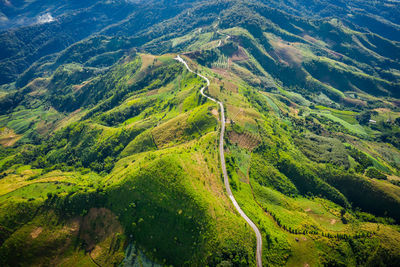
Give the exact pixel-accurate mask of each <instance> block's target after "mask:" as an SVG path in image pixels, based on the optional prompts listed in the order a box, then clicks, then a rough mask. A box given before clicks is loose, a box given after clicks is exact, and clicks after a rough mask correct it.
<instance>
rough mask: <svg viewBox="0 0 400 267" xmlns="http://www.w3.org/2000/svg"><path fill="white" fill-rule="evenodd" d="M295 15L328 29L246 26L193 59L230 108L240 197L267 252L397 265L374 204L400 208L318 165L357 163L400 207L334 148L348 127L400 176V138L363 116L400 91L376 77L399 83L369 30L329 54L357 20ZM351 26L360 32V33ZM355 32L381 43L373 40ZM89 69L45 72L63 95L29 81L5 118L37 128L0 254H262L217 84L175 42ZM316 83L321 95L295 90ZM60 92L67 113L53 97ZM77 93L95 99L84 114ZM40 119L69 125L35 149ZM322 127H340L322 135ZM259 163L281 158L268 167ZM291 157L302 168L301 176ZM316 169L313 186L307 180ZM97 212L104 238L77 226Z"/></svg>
mask: <svg viewBox="0 0 400 267" xmlns="http://www.w3.org/2000/svg"><path fill="white" fill-rule="evenodd" d="M227 16H229V13H228V14H227ZM225 19H226V18H225ZM296 23H297V25H296V27H298V28H301V27H305V29H306V31H307V33H308V34H311V35H313V36H314V37H316V36H321V38H320V39H318V40H317V39H315V38H314V39H310V38H309V37H311V36H305V35H299V36H301V38H300V37H298V36H297V35H294V33H293V32H295V31H296V29H291V30H289V29H288V30H283V29H277V28H273V29H270V32H271V33H265V32H264V33H262V34H261V35H260V34H258V35H256V34H255V33H257V32H254V31H252V32H251V33H250V31H251V30H252V28H251V27H247V29H245V28H246V25H244V27H245V28H240V27H237V28H231V29H227V30H225V31H224V32H225V33H227V34H229V35H231V40H233V41H230V40H225V41H224V42H223V45H222V46H221V47H220V48H217V49H212V50H207V51H203V52H202V53H192V54H188V57H189V58H188V60H190V59H194V61H192V62H191V63H190V64H192V65H193V66H194V67H195V69H198V70H200V71H201V72H202V73H203V74H204V75H207V77H210V78H211V79H210V80H211V86H210V87H209V88H208V91H209V94H210V95H212V96H213V97H215V98H217V99H220V100H222V101H223V102H224V103H225V105H226V107H225V108H226V112H227V119H228V122H229V123H228V127H227V128H228V129H227V136H226V142H227V147H226V158H227V160H228V162H227V165H228V171H229V176H230V183H231V186H232V189H233V191H234V194H235V197H236V198H237V200H238V202H239V204H240V205H241V207H242V208H243V210H244V211H245V212H246V213H247V214H248V215H249V217H250V218H251V219H252V220H253V221H254V222H255V223H256V224H257V225H258V226H259V228H260V230H261V231H262V234H263V239H264V240H263V241H264V242H263V244H264V247H263V257H264V259H263V261H264V262H265V263H269V264H270V265H275V266H282V265H284V264H287V265H289V266H298V265H304V264H309V265H323V264H328V265H334V264H336V265H367V264H370V265H373V264H374V263H377V262H379V261H384V262H386V263H387V264H390V263H391V261H395V260H396V257H398V255H399V251H400V248H399V245H398V244H399V243H396V242H395V241H396V240H397V239H399V238H400V234H399V231H398V226H396V225H393V221H392V220H390V219H385V218H381V217H375V216H373V215H371V214H368V213H365V211H368V212H373V213H374V212H375V213H376V215H378V216H392V217H395V216H396V214H395V213H393V211H388V212H389V213H386V214H383V213H382V214H380V213H379V212H376V211H374V210H372V209H368V207H365V206H362V205H360V204H362V203H357V202H355V201H353V199H352V201H353V202H354V203H352V204H353V206H352V207H351V208H349V206H348V202H347V198H348V199H351V197H352V196H353V192H351V190H350V191H348V192H345V191H346V190H344V188H346V184H344V187H340V186H341V184H340V183H341V182H343V181H337V180H335V179H331V180H329V179H328V178H326V179H325V177H323V175H322V177H319V172H322V173H324V171H325V172H328V173H330V171H331V169H330V168H333V169H335V170H336V169H337V170H340V171H344V172H346V173H347V174H349V175H350V176H349V177H350V178H349V177H348V176H345V175H343V177H344V178H343V180H344V181H345V182H348V180H345V178H346V179H347V178H348V179H349V180H351V178H354V180H351V181H353V182H354V184H352V186H354V187H357V185H364V186H365V187H363V190H370V191H366V192H367V193H366V194H368V193H373V194H372V196H371V197H375V198H376V199H375V200H379V201H380V200H382V201H387V202H386V203H389V204H392V203H394V204H393V205H395V206H394V207H398V205H399V198H398V195H399V188H398V187H396V186H394V185H391V184H390V183H389V182H388V181H376V180H372V179H369V178H366V177H365V176H363V172H360V171H358V174H354V172H355V170H357V167H358V166H361V165H362V162H361V161H360V159H359V158H356V156H354V155H353V154H352V156H350V155H348V152H347V151H346V150H345V148H343V151H340V153H341V154H342V155H343V154H344V155H346V156H347V157H344V159H343V158H341V160H343V163H345V162H347V161H349V162H350V163H349V164H348V165H349V166H350V167H349V168H351V170H350V169H344V168H345V167H343V166H344V164H343V166H340V164H342V162H340V161H339V162H337V161H335V162H330V161H329V159H331V158H334V157H335V154H334V153H335V151H330V150H329V147H332V146H333V145H335V142H334V141H332V140H331V139H329V138H333V139H336V142H347V143H350V144H351V145H352V146H353V147H356V148H357V149H358V150H360V151H362V153H364V154H365V155H366V156H367V157H369V158H370V159H371V164H372V165H373V166H375V167H376V168H378V169H379V168H380V170H382V171H388V172H390V173H391V174H393V175H398V174H399V167H398V166H399V165H398V161H397V163H396V159H398V158H399V157H398V155H399V154H400V153H399V151H398V149H396V148H394V147H393V146H390V145H387V146H385V145H382V143H380V142H373V141H372V140H368V139H367V140H364V139H363V138H365V137H367V136H369V135H371V133H373V131H372V129H371V128H370V127H369V126H365V125H364V126H361V125H359V124H358V121H357V119H356V116H357V115H358V114H359V113H361V110H362V109H361V108H360V107H362V106H363V105H364V103H366V102H365V101H372V102H371V103H372V104H373V105H378V103H391V101H392V99H391V98H387V99H384V100H382V98H372V97H370V96H368V95H367V94H362V93H360V92H359V90H363V86H365V85H368V86H371V88H372V89H371V90H375V91H374V92H371V91H368V92H367V93H376V94H382V95H385V94H386V93H387V90H390V89H391V86H393V84H395V81H393V79H392V81H391V82H386V81H383V80H382V79H380V78H379V79H378V78H377V77H374V75H372V74H371V72H370V70H369V68H368V67H366V65H365V62H366V60H367V59H366V58H365V57H364V56H363V55H364V54H362V53H361V54H360V51H361V50H362V51H364V52H365V51H366V49H365V46H361V45H360V44H359V43H358V42H357V43H356V44H354V43H351V45H349V46H343V47H336V48H335V49H337V50H338V51H339V52H341V53H343V54H346V56H345V57H344V59H343V58H342V60H341V59H340V56H341V55H338V54H337V53H336V52H335V53H334V52H333V51H332V50H330V49H331V48H333V47H329V45H328V42H327V40H329V39H330V38H333V39H335V38H337V36H332V35H328V36H326V35H324V34H326V32H324V31H323V28H324V27H328V28H329V29H331V28H332V29H334V30H340V31H343V28H341V27H342V26H340V25H339V26H338V25H336V24H335V23H333V22H329V23H327V24H324V23H323V25H322V26H321V25H313V26H312V27H311V26H310V27H309V28H307V27H308V26H309V25H308V26H307V25H303V24H301V22H296ZM306 26H307V27H306ZM290 31H292V32H290ZM343 34H344V35H346V34H347V35H346V36H348V35H349V30H348V29H344V32H343ZM356 34H357V35H358V36H359V37H360V38H364V39H365V40H367V41H368V40H369V39H371V40H369V41H371V42H373V38H372V37H371V36H367V35H363V34H359V33H356ZM215 36H217V37H218V38H221V37H225V36H224V35H222V36H221V35H220V34H218V33H217V32H215V29H213V28H210V29H206V32H200V30H198V29H196V30H194V31H193V32H191V33H190V34H188V35H186V36H184V37H181V38H176V39H173V40H172V41H168V45H171V43H172V47H173V48H174V49H173V50H188V51H189V50H197V49H200V48H206V49H209V48H213V47H215V46H216V45H217V44H218V42H216V40H218V38H215ZM310 40H311V41H310ZM335 40H336V39H335ZM347 41H348V40H347ZM349 42H350V41H349ZM162 45H163V44H162V43H160V46H162ZM238 45H239V46H240V47H241V48H239V49H237V47H238ZM372 46H374V45H372ZM349 47H350V48H349ZM374 49H375V50H376V51H375V52H374V51H372V50H371V51H372V52H373V53H372V52H371V55H372V56H373V58H374V59H377V60H381V61H382V62H384V61H387V58H386V57H385V56H384V55H383V54H384V53H383V52H382V51H379V49H380V46H379V45H377V46H376V47H375V48H374ZM349 52H354V53H355V54H357V53H358V54H357V55H358V56H359V58H352V57H351V56H350V55H349ZM379 53H380V54H379ZM321 55H322V56H321ZM195 61H197V62H198V63H201V64H203V65H204V66H201V65H199V64H197V63H196V62H195ZM341 61H344V62H345V63H343V62H341ZM301 62H303V63H304V64H303V65H299V63H301ZM360 62H361V63H360ZM288 66H289V67H288ZM319 67H321V68H324V69H326V72H327V73H329V75H328V76H330V77H336V76H335V75H338V73H339V74H340V75H345V76H346V77H347V79H346V80H348V81H350V83H349V84H343V83H335V81H334V80H332V79H326V77H324V76H323V75H322V74H321V73H319V72H318V69H319ZM82 70H83V69H82V68H81V67H80V66H76V65H67V66H66V67H61V68H59V69H57V71H56V74H57V75H53V76H52V77H50V78H48V80H47V81H46V82H48V83H49V84H50V86H49V88H51V89H52V90H53V91H51V90H50V91H46V90H44V88H43V87H45V86H43V85H41V83H40V81H36V82H35V83H34V84H33V85H32V84H30V85H28V87H26V88H29V90H30V92H31V93H30V95H29V97H28V98H26V99H25V101H22V105H21V106H20V107H17V108H16V109H13V112H12V113H10V114H7V115H2V116H1V117H0V123H1V126H2V127H7V129H8V128H9V129H12V130H13V131H14V132H15V133H17V134H18V135H21V136H22V138H21V139H20V141H19V143H17V145H18V146H14V147H13V148H9V150H8V152H5V154H4V155H5V156H4V157H3V156H2V158H1V161H0V166H1V168H2V172H1V175H2V177H3V178H2V179H1V180H0V192H1V193H0V194H1V196H0V203H1V206H0V209H1V212H0V215H1V216H0V225H1V229H0V230H1V236H0V237H1V239H0V240H1V243H2V247H1V248H0V256H1V257H0V259H1V260H2V261H3V262H4V263H8V264H10V265H12V264H13V263H15V261H19V262H22V263H25V264H40V263H44V262H49V261H52V263H54V264H61V265H65V266H69V265H71V264H72V263H74V262H75V263H76V262H79V263H81V264H82V265H86V264H88V265H89V264H92V263H91V260H90V257H89V254H85V253H84V250H87V251H91V253H90V256H92V257H94V258H95V260H96V261H98V262H101V263H103V264H104V265H111V264H112V263H116V262H119V261H121V260H122V257H123V254H122V251H123V247H124V242H135V243H136V245H137V246H138V247H140V248H141V249H142V250H143V251H145V253H146V254H147V255H148V256H149V257H151V258H152V259H153V260H155V261H157V262H159V263H162V264H174V265H183V264H188V265H197V266H204V265H206V264H209V265H217V264H218V263H222V262H224V263H225V264H228V263H229V262H230V263H233V264H236V265H243V266H247V265H254V263H255V259H254V249H255V242H254V241H255V240H254V237H253V234H252V231H251V230H250V229H249V228H248V226H247V225H246V224H245V222H244V221H243V220H242V219H241V218H240V217H239V216H238V215H237V214H236V213H235V211H234V209H233V207H232V206H231V204H230V202H229V199H227V198H226V196H225V194H224V187H223V183H222V180H221V174H220V170H219V163H218V154H217V137H218V136H217V135H218V134H217V133H218V131H217V129H218V123H217V118H218V111H217V109H216V107H215V105H214V104H212V103H209V102H207V101H206V100H205V99H204V98H201V97H200V95H199V92H198V91H199V88H200V84H201V83H202V81H201V80H200V79H198V78H196V77H195V76H194V75H192V74H189V73H188V72H186V71H183V68H181V66H180V65H179V64H178V63H176V62H175V61H174V60H173V55H170V54H168V55H164V56H151V55H146V54H139V55H138V56H136V55H130V56H128V57H126V58H125V60H121V61H120V62H119V63H118V64H116V65H115V66H114V67H112V68H111V69H110V71H109V72H107V73H104V74H100V75H97V74H96V75H94V76H89V77H86V76H83V78H82V75H81V73H82ZM276 70H278V71H276ZM293 70H294V72H293ZM291 75H299V76H291ZM380 75H381V74H380ZM288 76H290V77H296V78H298V79H293V78H291V79H287V77H288ZM304 77H305V78H304ZM304 79H305V80H304ZM277 80H278V81H279V80H281V81H280V82H278V83H276V81H277ZM292 80H296V81H297V80H300V81H303V82H301V83H299V84H296V83H291V82H292ZM57 82H58V83H57ZM45 85H46V86H48V84H45ZM296 86H297V87H296ZM303 86H304V87H306V88H307V89H308V91H300V93H299V92H296V90H300V89H299V87H301V88H303ZM394 86H395V85H394ZM99 88H101V90H98V89H99ZM310 88H313V89H314V88H316V90H315V92H314V91H313V90H310ZM260 89H261V90H265V91H268V92H261V91H260ZM60 92H62V93H66V94H68V96H69V98H65V99H58V98H57V101H56V102H54V101H55V100H54V99H52V98H51V97H52V96H54V95H56V93H60ZM353 94H356V95H358V96H357V97H356V96H353ZM43 95H44V96H46V97H42V96H43ZM366 95H367V96H368V99H367V97H366ZM350 98H351V101H350V100H349V99H350ZM353 98H354V99H353ZM332 99H333V100H332ZM40 101H43V102H40ZM52 101H53V102H52ZM49 103H50V104H54V105H57V107H58V109H59V110H63V111H64V112H59V111H55V110H53V109H50V111H48V110H45V109H43V108H42V107H38V106H41V105H40V104H42V105H44V104H46V105H49ZM349 103H350V104H349ZM311 104H313V105H316V106H315V107H316V108H313V107H312V106H311ZM75 105H78V106H79V107H81V109H78V110H76V111H75V112H73V113H71V111H73V110H74V109H75V108H76V106H75ZM351 108H353V109H355V110H356V111H349V110H348V109H351ZM381 113H382V112H381ZM394 114H397V113H394ZM387 116H388V115H381V117H379V115H376V117H374V118H381V119H382V118H385V119H386V118H387ZM324 118H326V119H324ZM43 121H44V122H43ZM71 122H72V123H71ZM32 128H33V129H34V130H35V131H36V132H37V133H38V134H39V136H46V131H44V130H43V129H51V130H53V129H59V132H58V134H56V135H55V136H53V137H52V138H50V141H49V142H48V143H45V144H42V145H40V146H38V147H39V149H38V150H35V148H34V147H33V148H32V147H31V146H29V145H26V146H21V144H22V143H23V142H24V141H25V142H28V143H32V141H35V140H36V139H35V135H34V134H32V130H31V129H32ZM346 129H347V130H348V131H346ZM8 133H9V131H8ZM313 134H314V135H315V134H316V135H326V136H328V137H329V138H326V139H320V140H316V139H312V136H313ZM295 135H296V136H297V137H299V138H300V139H304V140H306V141H305V142H308V144H309V146H308V148H310V150H312V149H313V146H317V147H319V148H320V147H322V148H323V149H326V151H324V153H321V154H318V153H317V152H321V151H318V149H315V147H314V150H313V151H304V149H303V150H301V149H299V148H298V147H297V144H298V143H296V142H295V140H294V136H295ZM310 136H311V137H310ZM304 140H303V141H304ZM316 142H319V143H318V145H317V144H316ZM365 144H368V145H365ZM0 152H2V151H0ZM306 152H308V153H306ZM382 152H384V153H382ZM2 153H3V152H2ZM35 153H37V154H35ZM312 153H317V154H316V155H317V156H316V157H315V158H317V157H318V156H319V157H320V158H322V157H323V158H324V159H325V157H326V159H327V161H318V162H319V163H316V162H314V161H315V158H314V160H313V158H312V157H307V156H306V155H311V154H312ZM18 154H22V155H23V157H22V158H20V157H19V156H18ZM109 155H111V156H109ZM391 155H392V156H391ZM393 155H394V156H393ZM396 155H397V156H396ZM284 159H286V161H285V160H284ZM294 162H296V164H295V163H294ZM389 162H390V163H389ZM391 162H395V165H393V164H391ZM260 163H261V164H263V165H265V166H266V168H257V167H259V165H260ZM326 163H328V164H326ZM329 164H333V167H331V165H329ZM335 164H336V165H335ZM282 166H292V169H291V170H293V172H295V175H293V173H292V172H287V171H286V167H285V168H282ZM302 166H303V168H302ZM379 166H381V167H379ZM362 171H363V170H362ZM353 174H354V177H353V176H352V175H353ZM298 176H301V179H304V180H299V178H298ZM334 177H339V174H337V175H336V176H334ZM307 179H308V180H307ZM305 181H306V182H307V181H308V182H310V183H311V184H312V186H310V187H308V188H307V187H306V186H304V187H303V186H302V183H304V182H305ZM357 183H359V184H357ZM314 186H315V188H314ZM317 186H318V187H317ZM333 186H335V187H337V188H338V189H339V190H340V191H343V192H344V193H343V194H341V193H338V192H337V191H335V190H336V189H334V188H333ZM310 188H311V189H312V190H309V189H310ZM317 189H318V190H317ZM313 190H314V191H313ZM309 191H312V192H309ZM381 196H382V199H380V198H379V197H381ZM327 199H330V200H327ZM392 200H394V201H392ZM362 201H363V200H360V202H362ZM391 201H392V202H391ZM335 202H336V203H335ZM337 203H341V205H342V206H340V205H338V204H337ZM38 207H40V208H38ZM360 207H361V209H362V212H361V211H359V210H358V209H359V208H360ZM95 208H106V209H107V211H102V212H104V213H106V214H108V215H107V217H106V219H103V220H101V219H100V218H99V217H101V215H102V214H103V213H102V212H100V211H99V210H97V209H95ZM49 210H50V212H49ZM53 211H54V213H53ZM343 211H344V213H343ZM47 213H48V214H49V215H43V214H47ZM96 214H97V215H96ZM99 214H100V215H99ZM35 215H36V216H35ZM46 216H48V217H46ZM65 217H66V218H65ZM397 219H398V218H397ZM85 220H86V224H89V225H94V227H89V228H90V229H86V231H88V232H89V233H91V232H90V231H94V233H93V236H94V237H96V238H95V240H91V239H90V238H87V237H84V236H81V235H79V234H78V233H76V227H84V225H85ZM97 223H99V224H100V225H101V224H102V223H105V224H106V225H110V229H111V230H110V231H106V232H101V231H100V230H99V231H98V232H96V231H95V230H96V229H97V228H96V226H95V225H96V224H97ZM77 225H78V226H77ZM38 228H43V230H42V232H40V231H39V230H37V229H38ZM99 228H102V227H99ZM81 229H85V228H81ZM42 233H43V234H42ZM49 233H55V234H54V235H50V234H49ZM36 235H37V236H36ZM366 235H368V237H366ZM35 236H36V237H35ZM34 237H35V238H34ZM389 237H390V238H389ZM3 242H4V243H3ZM60 244H65V246H61V245H60ZM29 247H33V248H34V249H29ZM78 247H82V248H83V249H78ZM59 248H60V249H59ZM10 251H17V252H18V253H14V254H11V253H10ZM371 251H374V253H370V252H371ZM27 252H29V253H27ZM46 253H49V254H46ZM45 254H46V255H50V257H49V256H45ZM10 255H11V256H10ZM48 257H49V258H48ZM50 258H51V259H50Z"/></svg>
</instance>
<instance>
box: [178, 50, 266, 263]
mask: <svg viewBox="0 0 400 267" xmlns="http://www.w3.org/2000/svg"><path fill="white" fill-rule="evenodd" d="M175 59H176V60H177V61H179V62H181V63H182V64H184V65H185V67H186V69H187V70H188V71H190V72H192V73H194V74H196V75H197V76H199V77H201V78H203V79H204V80H205V81H206V82H207V85H206V86H204V87H202V88H201V89H200V93H201V95H202V96H204V97H206V98H208V99H210V100H211V101H213V102H215V103H217V104H218V105H219V106H220V108H221V134H220V136H219V156H220V159H221V169H222V173H223V175H224V183H225V188H226V191H227V193H228V196H229V198H230V199H231V201H232V203H233V205H234V206H235V208H236V210H237V211H238V212H239V214H240V215H241V216H242V217H243V218H244V219H245V220H246V222H247V223H248V224H249V225H250V227H251V228H252V229H253V230H254V232H255V233H256V237H257V251H256V259H257V266H258V267H262V238H261V233H260V230H258V228H257V226H256V225H255V224H254V223H253V221H252V220H250V218H249V217H247V215H246V214H245V213H244V212H243V210H242V209H241V208H240V206H239V204H238V203H237V201H236V199H235V197H234V196H233V194H232V191H231V187H230V185H229V179H228V173H227V172H226V165H225V154H224V134H225V111H224V105H223V104H222V102H220V101H218V100H216V99H214V98H212V97H210V96H208V95H206V94H205V93H204V89H206V88H207V87H208V86H209V85H210V80H209V79H208V78H207V77H205V76H203V75H201V74H200V73H196V72H194V71H192V70H191V69H190V68H189V66H188V64H187V63H186V61H185V60H184V59H183V58H181V57H180V56H179V55H177V56H176V58H175Z"/></svg>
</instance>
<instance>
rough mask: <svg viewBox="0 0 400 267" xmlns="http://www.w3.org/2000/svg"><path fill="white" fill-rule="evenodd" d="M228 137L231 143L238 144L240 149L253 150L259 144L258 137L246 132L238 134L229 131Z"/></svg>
mask: <svg viewBox="0 0 400 267" xmlns="http://www.w3.org/2000/svg"><path fill="white" fill-rule="evenodd" d="M228 137H229V139H230V141H231V142H232V143H235V144H238V145H239V146H240V147H241V148H246V149H249V150H252V149H254V148H255V147H257V146H258V145H259V144H260V140H259V139H258V137H256V136H255V135H253V134H251V133H248V132H245V133H241V134H239V133H237V132H235V131H231V132H229V133H228Z"/></svg>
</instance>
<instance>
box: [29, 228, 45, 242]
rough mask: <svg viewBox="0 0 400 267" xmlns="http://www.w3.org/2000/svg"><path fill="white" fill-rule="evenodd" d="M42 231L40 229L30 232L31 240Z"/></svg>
mask: <svg viewBox="0 0 400 267" xmlns="http://www.w3.org/2000/svg"><path fill="white" fill-rule="evenodd" d="M42 231H43V228H42V227H38V228H35V229H34V230H33V231H32V232H31V237H32V238H33V239H35V238H37V237H38V236H39V235H40V233H41V232H42Z"/></svg>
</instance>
